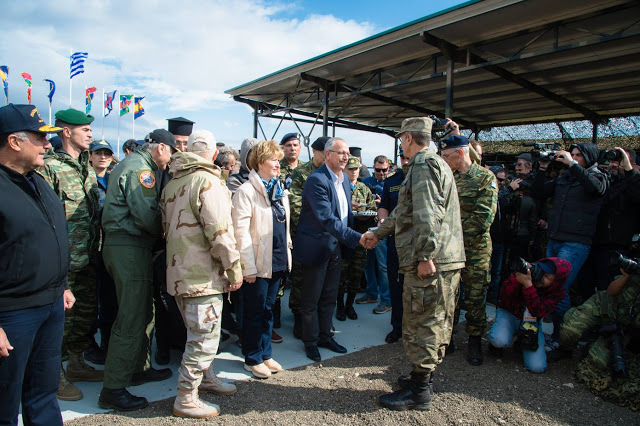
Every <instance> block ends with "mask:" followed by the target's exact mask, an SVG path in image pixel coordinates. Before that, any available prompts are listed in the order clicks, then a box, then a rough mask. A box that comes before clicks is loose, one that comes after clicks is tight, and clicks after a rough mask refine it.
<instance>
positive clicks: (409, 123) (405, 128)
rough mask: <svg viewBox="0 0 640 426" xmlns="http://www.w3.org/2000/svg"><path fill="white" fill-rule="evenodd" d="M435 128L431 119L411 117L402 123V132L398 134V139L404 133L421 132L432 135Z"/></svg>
mask: <svg viewBox="0 0 640 426" xmlns="http://www.w3.org/2000/svg"><path fill="white" fill-rule="evenodd" d="M432 127H433V120H432V119H430V118H429V117H411V118H405V119H404V120H403V121H402V126H401V127H400V131H399V132H398V133H396V138H399V137H400V135H401V134H403V133H404V132H420V133H429V134H431V128H432Z"/></svg>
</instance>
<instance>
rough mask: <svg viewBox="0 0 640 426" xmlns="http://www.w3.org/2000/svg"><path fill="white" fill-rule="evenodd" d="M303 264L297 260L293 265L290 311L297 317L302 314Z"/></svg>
mask: <svg viewBox="0 0 640 426" xmlns="http://www.w3.org/2000/svg"><path fill="white" fill-rule="evenodd" d="M302 268H303V266H302V263H300V262H298V261H297V260H294V261H293V265H291V274H290V277H291V283H290V284H291V291H290V292H289V309H291V312H292V313H293V314H294V315H295V314H298V313H300V295H301V294H302V282H303V281H304V279H303V278H302Z"/></svg>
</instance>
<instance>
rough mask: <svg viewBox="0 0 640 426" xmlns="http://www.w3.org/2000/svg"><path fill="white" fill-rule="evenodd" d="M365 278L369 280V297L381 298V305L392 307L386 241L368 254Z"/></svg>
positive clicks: (381, 242)
mask: <svg viewBox="0 0 640 426" xmlns="http://www.w3.org/2000/svg"><path fill="white" fill-rule="evenodd" d="M376 267H377V274H376ZM364 276H365V278H366V279H367V297H371V298H374V299H377V298H378V296H380V305H382V306H391V296H390V295H389V277H388V276H387V242H386V241H384V240H383V241H380V242H379V243H378V245H377V246H376V248H374V249H373V250H369V251H368V252H367V266H366V267H365V269H364Z"/></svg>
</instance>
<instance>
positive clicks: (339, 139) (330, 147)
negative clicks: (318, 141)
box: [324, 137, 345, 152]
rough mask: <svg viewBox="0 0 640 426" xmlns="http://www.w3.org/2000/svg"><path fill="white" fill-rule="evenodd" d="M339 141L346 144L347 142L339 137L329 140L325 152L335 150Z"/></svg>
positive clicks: (325, 145)
mask: <svg viewBox="0 0 640 426" xmlns="http://www.w3.org/2000/svg"><path fill="white" fill-rule="evenodd" d="M337 141H342V142H345V140H344V139H342V138H338V137H333V138H329V139H327V141H326V142H325V143H324V152H327V151H331V150H332V149H333V146H334V145H335V144H336V142H337Z"/></svg>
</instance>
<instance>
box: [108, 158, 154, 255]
mask: <svg viewBox="0 0 640 426" xmlns="http://www.w3.org/2000/svg"><path fill="white" fill-rule="evenodd" d="M154 170H158V166H157V164H156V162H155V161H153V158H152V157H151V154H150V153H149V151H147V150H146V149H144V148H142V147H139V148H138V149H136V151H135V152H134V153H132V154H131V155H129V156H127V157H126V158H125V159H124V160H122V162H121V163H119V164H118V165H117V166H116V167H114V169H113V171H112V172H111V176H110V177H109V186H108V187H107V196H106V197H105V200H104V209H103V210H102V229H103V231H104V234H105V243H107V244H114V243H117V244H124V245H134V246H139V247H149V248H151V247H153V245H154V243H155V242H156V241H157V240H158V239H159V238H160V237H161V236H162V223H161V218H160V216H161V215H160V209H159V208H158V193H157V189H156V184H157V182H156V177H155V175H154V174H153V172H154Z"/></svg>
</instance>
